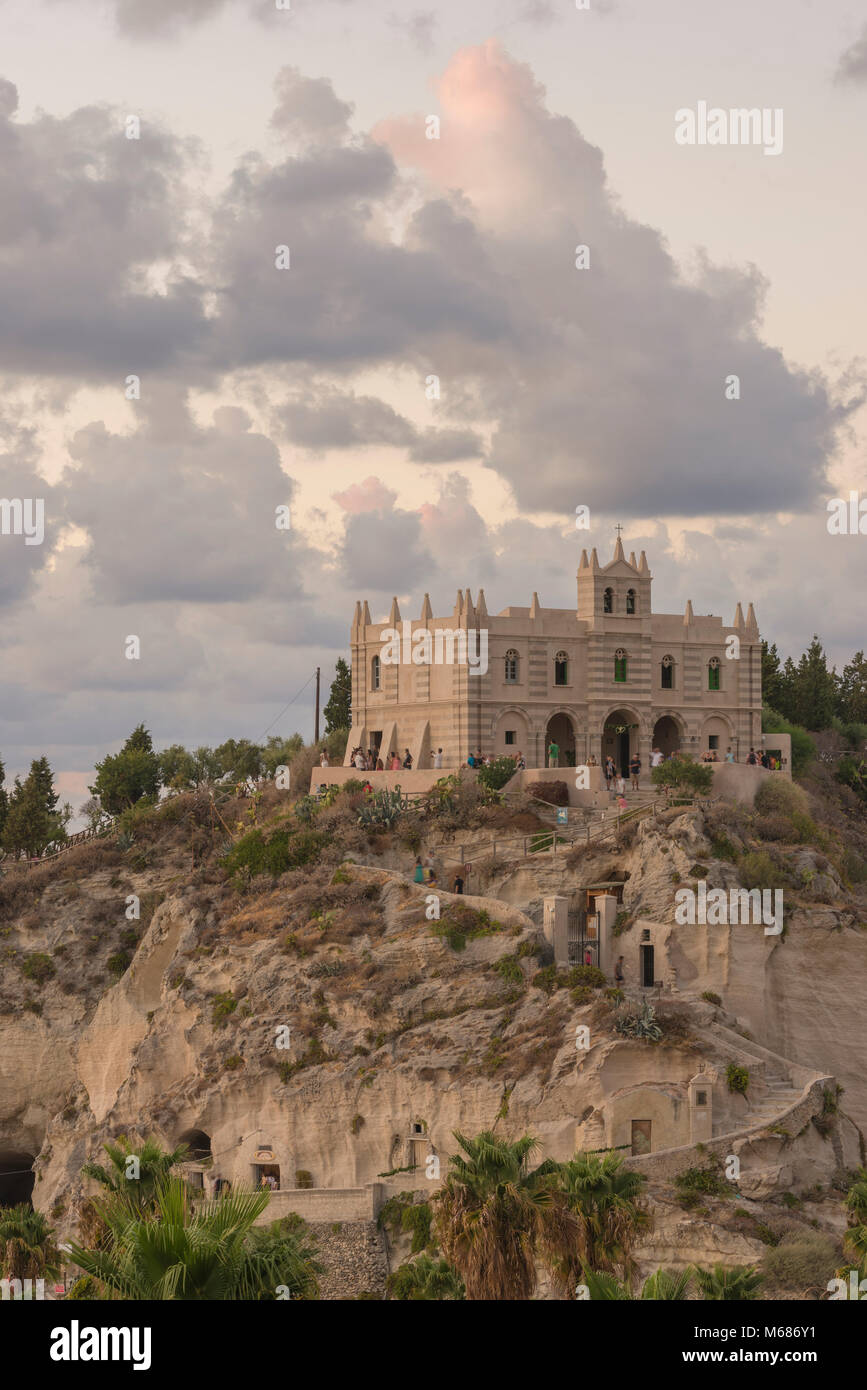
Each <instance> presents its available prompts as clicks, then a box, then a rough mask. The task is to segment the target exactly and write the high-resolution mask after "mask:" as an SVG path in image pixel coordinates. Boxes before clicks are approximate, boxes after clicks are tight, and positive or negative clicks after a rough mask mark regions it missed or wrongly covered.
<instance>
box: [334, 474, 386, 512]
mask: <svg viewBox="0 0 867 1390" xmlns="http://www.w3.org/2000/svg"><path fill="white" fill-rule="evenodd" d="M331 496H332V499H333V500H334V501H335V502H336V503H337V504H338V506H340V507H342V508H343V510H344V511H345V512H348V513H349V515H350V516H360V515H361V514H362V513H363V512H385V511H390V510H391V508H392V507H393V506H394V504H395V501H396V500H397V493H396V492H392V491H391V488H387V487H386V486H385V483H383V482H381V481H380V479H379V478H374V477H370V478H365V479H364V482H363V483H353V484H352V486H351V487H348V488H347V489H346V490H345V492H332V494H331Z"/></svg>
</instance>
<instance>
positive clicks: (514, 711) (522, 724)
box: [483, 705, 532, 767]
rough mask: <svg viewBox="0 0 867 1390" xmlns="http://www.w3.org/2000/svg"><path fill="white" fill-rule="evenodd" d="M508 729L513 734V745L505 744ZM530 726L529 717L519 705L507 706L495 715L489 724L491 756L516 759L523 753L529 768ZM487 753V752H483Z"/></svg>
mask: <svg viewBox="0 0 867 1390" xmlns="http://www.w3.org/2000/svg"><path fill="white" fill-rule="evenodd" d="M507 729H509V730H511V731H512V732H513V733H514V734H515V736H516V737H515V742H514V743H509V744H507V743H506V730H507ZM531 733H532V724H531V720H530V716H529V714H528V713H527V711H526V710H525V709H522V708H521V706H520V705H507V706H506V708H505V709H501V710H500V711H499V713H498V714H495V715H494V717H493V718H492V720H491V723H490V735H489V736H490V740H491V743H492V744H493V755H494V757H495V758H504V757H510V758H516V757H517V756H518V754H519V753H523V755H524V759H525V761H526V763H527V766H528V767H529V766H530V765H531V764H532V756H531V755H530V737H531ZM483 751H487V750H483Z"/></svg>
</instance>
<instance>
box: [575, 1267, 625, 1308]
mask: <svg viewBox="0 0 867 1390" xmlns="http://www.w3.org/2000/svg"><path fill="white" fill-rule="evenodd" d="M581 1283H582V1284H583V1285H584V1287H585V1288H586V1289H587V1292H588V1294H589V1295H590V1300H591V1302H593V1303H600V1302H602V1301H603V1300H608V1301H609V1302H610V1301H612V1300H615V1299H618V1300H621V1301H622V1300H624V1299H631V1298H632V1294H631V1292H630V1289H629V1285H628V1284H626V1283H624V1281H623V1280H622V1279H618V1278H617V1276H616V1275H615V1274H605V1273H603V1272H602V1271H600V1270H596V1269H585V1270H584V1273H583V1274H582V1276H581Z"/></svg>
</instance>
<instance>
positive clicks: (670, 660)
mask: <svg viewBox="0 0 867 1390" xmlns="http://www.w3.org/2000/svg"><path fill="white" fill-rule="evenodd" d="M659 676H660V684H661V686H662V688H663V690H673V689H674V657H673V656H664V657H663V658H662V665H661V667H660V672H659Z"/></svg>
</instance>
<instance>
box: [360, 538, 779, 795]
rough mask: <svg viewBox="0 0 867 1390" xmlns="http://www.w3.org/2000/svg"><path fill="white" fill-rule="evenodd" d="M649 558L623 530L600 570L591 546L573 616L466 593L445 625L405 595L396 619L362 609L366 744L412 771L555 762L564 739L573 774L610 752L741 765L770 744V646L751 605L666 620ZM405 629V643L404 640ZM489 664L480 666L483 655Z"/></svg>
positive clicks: (562, 759) (562, 756)
mask: <svg viewBox="0 0 867 1390" xmlns="http://www.w3.org/2000/svg"><path fill="white" fill-rule="evenodd" d="M651 582H652V577H651V573H650V570H649V568H648V564H647V559H646V556H645V553H644V551H642V552H641V556H640V558H639V560H638V561H637V562H636V559H635V554H634V553H633V554H631V555H630V557H629V559H628V560H627V559H626V557H625V555H624V553H623V546H622V544H621V542H620V538H619V536H618V538H617V542H616V544H615V547H614V558H613V559H612V560H611V561H609V563H608V564H607V565H600V563H599V560H598V558H597V554H596V551H595V549H594V550H593V551H592V552H591V554H590V557H589V558H588V556H587V552H586V550H585V551H582V553H581V563H580V565H579V568H578V575H577V596H576V597H577V602H576V606H575V608H574V609H567V608H543V607H542V604H541V603H540V602H539V598H538V595H537V594H533V601H532V603H531V604H530V606H529V608H516V607H513V606H510V607H508V608H504V609H503V610H502V611H501V612H500V613H497V614H495V615H492V614H489V613H488V609H487V605H486V602H485V594H484V590H483V589H480V590H479V592H478V595H477V598H476V601H475V603H474V602H473V599H472V596H471V594H470V591H469V589H467V590H466V592H465V593H461V591H460V590H459V591H458V596H457V600H456V602H455V606H454V609H453V611H452V613H451V614H450V615H449V616H448V617H445V618H434V616H433V613H432V609H431V604H430V599H429V598H428V595H427V594H425V596H424V602H423V603H422V607H421V613H420V615H419V617H418V618H416V619H412V620H410V621H407V620H406V619H403V618H402V617H401V614H400V610H399V608H398V603H397V599H395V600H394V601H393V603H392V606H391V612H390V613H389V616H388V620H387V622H385V623H373V622H371V618H370V610H369V607H368V605H367V603H366V602H365V603H364V604H363V605H362V604H361V603H356V605H355V615H354V618H353V622H352V629H351V644H352V729H351V732H350V736H349V742H348V745H347V749H346V758H345V762H346V763H347V764H348V763H349V761H350V754H351V752H352V750H353V749H354V748H355V747H356V746H359V745H360V746H361V747H363V748H364V749H368V748H378V749H379V756H380V757H382V758H383V759H384V760H385V759H387V757H388V756H389V755H390V754H391V753H393V752H395V751H396V752H397V753H398V754H399V755H400V756H401V758H403V755H404V750H405V749H406V748H408V749H409V751H410V753H411V754H412V757H413V766H414V767H415V768H420V769H425V768H429V767H431V765H432V755H433V754H434V753H435V752H436V750H437V749H439V748H442V750H443V760H442V765H443V767H444V768H454V767H458V766H460V765H461V764H462V763H465V762H466V760H467V756H468V755H469V753H471V752H475V751H476V750H477V749H479V748H480V749H481V750H482V752H483V753H484V754H491V755H494V756H498V757H499V756H502V755H504V754H509V755H512V756H517V754H518V753H519V752H520V753H522V754H523V756H524V759H525V761H526V765H527V767H528V768H532V767H537V768H542V767H545V765H546V752H547V749H548V747H549V745H550V744H551V743H552V742H554V743H556V744H557V746H558V748H559V763H560V766H561V767H563V766H571V765H575V764H582V763H587V762H589V760H590V758H591V757H595V758H596V760H597V762H599V763H600V764H601V763H602V762H603V761H604V759H605V758H606V757H607V756H608V755H609V754H610V755H611V756H612V757H613V758H614V759H615V762H617V763H618V764H619V766H620V767H622V768H623V769H624V771H627V770H628V763H629V759H630V757H631V756H632V755H633V754H635V753H636V752H637V753H638V755H639V756H640V758H641V761H642V766H643V769H644V770H645V771H646V770H647V768H648V766H649V761H650V753H651V750H652V748H654V747H658V748H659V749H661V751H662V752H663V753H664V754H667V753H669V752H672V751H674V750H676V749H681V750H683V751H684V752H686V753H688V754H690V755H691V756H692V757H693V758H700V757H701V755H702V754H703V753H704V752H706V751H707V750H708V749H715V750H716V751H717V753H718V756H719V758H720V760H721V761H723V760H724V759H725V756H726V752H727V751H728V750H729V749H731V750H732V752H733V753H734V755H735V758H736V760H737V761H739V762H744V761H745V759H746V756H747V754H748V752H749V749H750V747H751V746H753V747H757V748H758V747H760V746H761V713H762V685H761V670H762V666H761V643H760V639H759V629H758V624H757V622H756V617H755V614H754V612H753V606H752V604H750V605H749V607H748V609H747V616H746V619H745V618H744V615H743V612H742V609H741V605H740V604H738V605H737V609H736V611H735V615H734V620H733V622H732V625H731V626H730V627H726V626H725V625H724V624H723V621H722V619H721V618H717V617H712V616H710V615H708V616H704V615H701V614H698V615H697V614H695V613H693V610H692V603H691V602H688V603H687V605H686V609H685V611H684V613H683V614H675V613H654V612H653V611H652V608H651V592H650V591H651ZM401 634H402V640H401V641H399V642H396V641H395V638H396V637H397V636H398V635H401ZM482 654H483V656H482Z"/></svg>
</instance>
